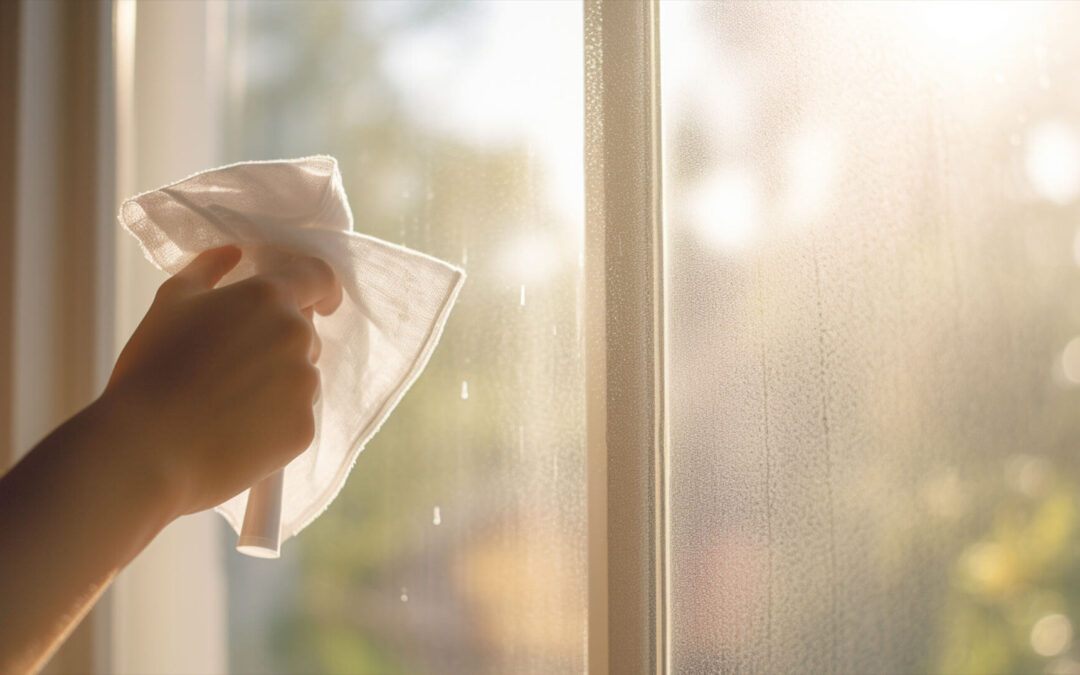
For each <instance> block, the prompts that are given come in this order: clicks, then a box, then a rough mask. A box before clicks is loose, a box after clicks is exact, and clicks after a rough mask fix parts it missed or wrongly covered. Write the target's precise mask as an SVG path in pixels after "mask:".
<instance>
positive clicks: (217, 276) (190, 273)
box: [173, 245, 242, 291]
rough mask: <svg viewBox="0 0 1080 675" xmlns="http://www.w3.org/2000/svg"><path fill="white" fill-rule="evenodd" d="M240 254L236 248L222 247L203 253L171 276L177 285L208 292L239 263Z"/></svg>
mask: <svg viewBox="0 0 1080 675" xmlns="http://www.w3.org/2000/svg"><path fill="white" fill-rule="evenodd" d="M241 255H242V252H241V251H240V248H239V247H237V246H232V245H230V246H222V247H221V248H212V249H209V250H206V251H203V252H202V253H200V254H199V255H197V256H195V259H194V260H192V261H191V262H190V263H188V265H187V267H185V268H184V269H182V270H180V271H179V272H177V273H176V275H175V276H173V279H174V280H175V281H176V282H179V285H182V286H186V287H188V288H190V289H191V290H196V291H208V290H210V289H211V288H213V287H214V286H216V285H217V283H218V282H219V281H221V278H222V277H223V276H225V275H226V274H228V273H229V271H230V270H231V269H232V268H234V267H236V264H237V263H238V262H240V256H241Z"/></svg>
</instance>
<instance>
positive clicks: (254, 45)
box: [222, 2, 586, 673]
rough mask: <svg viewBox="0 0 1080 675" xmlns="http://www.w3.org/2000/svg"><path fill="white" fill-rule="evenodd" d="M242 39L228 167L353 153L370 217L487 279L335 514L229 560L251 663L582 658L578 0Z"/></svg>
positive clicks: (247, 25)
mask: <svg viewBox="0 0 1080 675" xmlns="http://www.w3.org/2000/svg"><path fill="white" fill-rule="evenodd" d="M227 41H228V49H227V55H228V58H227V63H226V64H225V67H226V68H227V72H228V81H229V90H228V92H227V96H226V100H227V106H226V125H225V129H226V133H225V139H226V148H225V154H226V157H225V159H226V160H228V161H236V160H241V159H264V158H274V157H293V156H302V155H310V154H315V153H328V154H332V155H335V156H336V157H337V158H338V159H339V160H340V162H341V167H342V174H343V176H344V179H345V187H346V190H347V192H348V194H349V198H350V201H351V204H352V207H353V211H354V214H355V217H356V227H357V229H358V230H360V231H362V232H365V233H368V234H372V235H374V236H377V237H380V238H383V239H387V240H389V241H393V242H397V243H401V244H404V245H406V246H409V247H412V248H415V249H418V250H420V251H424V252H426V253H429V254H431V255H434V256H436V257H439V258H443V259H445V260H449V261H451V262H454V263H458V264H461V265H462V266H464V267H465V268H466V269H467V271H468V274H469V278H468V280H467V281H466V283H465V287H464V289H463V291H462V294H461V297H460V300H459V301H458V305H457V307H456V309H455V310H454V313H453V315H452V316H451V317H450V322H449V325H448V326H447V329H446V332H445V334H444V336H443V338H442V342H441V344H440V346H439V348H438V350H436V352H435V355H434V357H433V358H432V360H431V363H430V365H429V366H428V368H427V370H426V371H425V373H424V374H423V375H422V376H421V377H420V379H419V380H418V382H417V383H416V384H415V385H414V386H413V388H412V390H411V391H410V392H409V393H408V394H407V395H406V397H405V398H404V400H403V401H402V403H401V405H400V406H399V408H398V409H397V411H396V412H395V413H394V414H393V415H392V416H391V417H390V419H389V421H388V422H387V423H386V425H385V426H384V427H383V429H382V430H381V431H380V432H379V433H378V434H377V435H376V437H375V439H374V440H373V441H372V442H371V443H370V444H369V446H368V447H367V448H366V449H365V450H364V451H363V453H361V455H360V458H359V460H358V462H357V465H356V467H355V469H354V470H353V473H352V475H351V477H350V479H349V482H348V483H347V484H346V486H345V489H344V490H343V491H342V493H341V494H340V495H339V496H338V498H337V500H336V501H335V502H334V503H333V504H332V505H331V506H330V508H329V510H328V511H326V512H325V513H324V514H323V515H322V516H321V517H320V518H319V519H318V520H316V521H315V523H314V524H313V525H311V526H310V527H309V528H308V529H307V530H305V531H304V532H302V533H301V534H300V535H299V537H297V538H296V539H294V540H290V541H288V542H286V543H285V545H284V547H283V557H282V559H281V560H280V561H278V562H271V563H267V562H265V561H259V560H252V559H248V558H245V557H243V556H239V555H233V554H232V553H231V552H230V553H229V555H228V556H227V560H228V563H227V564H228V584H229V596H228V601H229V631H230V640H229V645H230V661H231V667H232V668H233V669H234V670H235V671H237V672H282V673H284V672H341V673H394V672H403V673H424V672H460V673H465V672H475V673H481V672H490V673H505V672H515V673H550V672H571V671H580V670H582V669H583V667H584V658H585V620H586V615H585V611H586V610H585V476H584V466H585V451H584V393H583V392H584V382H583V377H584V370H583V364H582V359H581V348H580V343H581V340H580V313H579V308H578V298H579V296H580V290H581V287H582V270H581V267H580V264H579V258H580V250H581V245H582V240H583V211H584V209H583V194H582V189H583V188H582V185H583V176H582V172H583V168H582V167H583V160H582V133H583V132H582V125H581V111H582V109H583V102H582V98H583V73H582V68H583V66H582V58H581V50H582V16H581V7H580V5H578V4H575V3H556V4H546V3H525V2H513V3H483V4H480V3H442V2H290V3H261V2H252V3H247V4H230V6H229V16H228V29H227ZM223 530H224V528H223ZM222 536H223V537H225V538H226V539H227V540H228V542H229V545H230V548H231V545H232V543H234V541H235V537H234V536H233V535H232V534H231V533H224V532H223V535H222Z"/></svg>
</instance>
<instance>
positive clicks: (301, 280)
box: [269, 256, 342, 315]
mask: <svg viewBox="0 0 1080 675" xmlns="http://www.w3.org/2000/svg"><path fill="white" fill-rule="evenodd" d="M269 276H271V277H274V278H275V279H278V280H279V281H282V282H284V284H285V285H286V286H287V287H288V288H289V289H290V290H291V291H292V292H293V296H294V297H295V298H296V306H297V307H298V308H300V309H308V308H309V307H312V308H314V309H315V311H317V312H318V313H319V314H323V315H326V314H330V313H331V312H333V311H334V310H335V309H337V307H338V305H340V304H341V296H342V292H341V284H340V283H338V280H337V277H335V276H334V270H333V268H331V267H330V265H329V264H327V263H326V261H324V260H320V259H319V258H313V257H311V256H298V257H296V258H294V259H293V260H291V261H289V262H288V263H287V264H285V265H284V266H282V267H280V268H278V269H276V270H274V271H273V272H270V273H269Z"/></svg>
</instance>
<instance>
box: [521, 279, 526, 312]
mask: <svg viewBox="0 0 1080 675" xmlns="http://www.w3.org/2000/svg"><path fill="white" fill-rule="evenodd" d="M521 306H522V307H524V306H525V284H521Z"/></svg>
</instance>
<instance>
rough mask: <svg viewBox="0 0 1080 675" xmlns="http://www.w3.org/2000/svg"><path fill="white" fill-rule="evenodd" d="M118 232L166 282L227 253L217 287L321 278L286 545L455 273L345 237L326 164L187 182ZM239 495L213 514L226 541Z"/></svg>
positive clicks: (162, 191)
mask: <svg viewBox="0 0 1080 675" xmlns="http://www.w3.org/2000/svg"><path fill="white" fill-rule="evenodd" d="M119 221H120V224H121V225H122V226H123V227H124V229H126V230H127V231H128V232H130V233H131V234H132V235H133V236H134V237H135V238H136V239H137V240H138V242H139V244H140V246H141V247H142V250H143V253H144V254H145V255H146V257H147V259H149V260H150V262H152V263H154V265H156V266H157V267H158V268H160V269H162V270H164V271H165V272H168V273H169V274H175V273H176V272H177V271H179V270H180V269H182V268H183V267H184V266H185V265H187V264H188V263H189V262H190V261H191V260H192V259H193V258H194V257H195V256H196V255H198V254H199V253H201V252H202V251H204V250H206V249H209V248H215V247H218V246H225V245H227V244H235V245H238V246H240V247H241V248H242V249H243V251H244V256H243V257H242V259H241V261H240V264H239V265H237V267H236V268H235V269H234V270H233V271H232V272H230V273H229V275H228V276H226V277H225V278H224V279H223V280H222V282H221V283H222V285H224V284H229V283H233V282H236V281H239V280H240V279H244V278H246V277H248V276H251V275H252V274H254V273H256V272H257V271H258V270H259V269H266V268H268V267H269V266H272V265H273V264H274V263H273V261H274V259H275V258H276V257H277V256H278V255H288V254H297V253H299V254H305V255H312V256H315V257H318V258H322V259H323V260H325V261H326V262H328V263H329V264H330V265H331V266H332V267H333V269H334V272H335V274H336V275H337V277H338V280H339V281H340V282H341V284H342V287H343V290H344V299H343V300H342V304H341V306H340V307H339V308H338V310H337V311H336V312H334V313H333V314H332V315H331V316H328V317H323V316H319V315H316V316H315V328H316V330H317V332H318V333H319V336H320V338H321V339H322V343H323V346H322V354H321V356H320V358H319V363H318V367H319V369H320V371H321V375H322V390H321V395H320V396H319V399H318V402H317V403H316V408H315V424H316V432H315V439H314V441H312V444H311V445H310V446H309V447H308V449H307V450H305V451H304V452H303V454H301V455H300V456H298V457H297V458H296V459H295V460H293V461H292V462H291V463H290V464H289V465H288V467H287V468H286V469H285V478H284V488H283V494H282V501H281V538H282V539H283V540H284V539H287V538H289V537H291V536H292V535H294V534H296V533H298V532H299V531H300V530H302V529H303V528H304V527H306V526H307V525H308V524H309V523H310V522H311V521H312V520H314V519H315V518H316V517H317V516H318V515H319V514H320V513H322V511H323V510H324V509H325V508H326V507H327V506H328V505H329V504H330V502H331V501H333V499H334V497H335V496H337V493H338V491H340V489H341V487H342V485H344V483H345V479H346V478H347V476H348V474H349V471H350V470H351V469H352V466H353V464H354V462H355V461H356V457H357V455H358V454H359V452H360V451H361V450H362V449H363V447H364V445H365V444H366V443H367V442H368V440H370V439H371V437H372V436H373V435H374V434H375V432H376V431H378V429H379V427H380V425H382V423H383V422H384V421H385V420H386V418H387V417H388V416H389V415H390V413H391V412H392V411H393V409H394V407H395V406H396V405H397V403H398V401H400V400H401V397H402V396H403V395H404V394H405V391H406V390H407V389H408V388H409V386H410V385H411V384H412V383H413V381H414V380H415V379H416V378H417V377H418V376H419V375H420V373H421V371H423V369H424V367H425V366H426V365H427V362H428V359H429V358H430V357H431V354H432V351H433V350H434V349H435V346H436V344H437V343H438V341H439V337H440V336H441V334H442V330H443V326H444V325H445V324H446V320H447V318H448V316H449V314H450V311H451V309H452V308H453V306H454V302H455V300H456V299H457V295H458V292H459V291H460V290H461V286H462V284H463V283H464V280H465V273H464V272H463V271H462V270H461V269H459V268H457V267H454V266H453V265H450V264H448V263H446V262H443V261H441V260H437V259H435V258H432V257H430V256H427V255H424V254H422V253H418V252H416V251H412V250H409V249H407V248H404V247H401V246H397V245H394V244H390V243H387V242H385V241H380V240H378V239H375V238H373V237H369V236H366V235H363V234H359V233H356V232H354V231H353V217H352V212H351V210H350V208H349V202H348V198H347V197H346V195H345V189H344V187H343V186H342V182H341V174H340V173H339V171H338V165H337V161H336V160H335V159H334V158H333V157H327V156H317V157H306V158H301V159H293V160H279V161H269V162H241V163H239V164H232V165H229V166H225V167H221V168H217V169H210V170H208V171H204V172H201V173H197V174H194V175H192V176H189V177H187V178H185V179H183V180H180V181H178V182H176V183H172V184H170V185H166V186H164V187H162V188H159V189H157V190H153V191H150V192H145V193H143V194H141V195H138V196H136V197H133V198H131V199H129V200H127V201H125V202H124V203H123V205H122V206H121V208H120V214H119ZM248 493H249V491H247V490H246V491H244V492H243V493H241V494H239V495H237V496H236V497H233V498H232V499H230V500H228V501H227V502H225V503H224V504H221V505H220V506H218V507H217V509H216V510H217V511H218V513H220V514H221V515H222V516H224V517H225V519H226V520H227V521H228V522H229V524H230V525H232V527H233V529H234V530H236V531H237V533H239V532H240V529H241V523H242V521H243V519H244V512H245V509H246V507H247V500H248Z"/></svg>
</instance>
